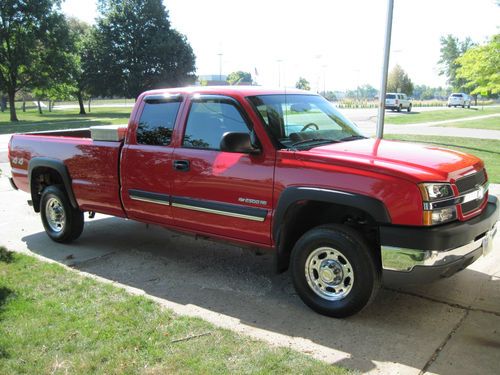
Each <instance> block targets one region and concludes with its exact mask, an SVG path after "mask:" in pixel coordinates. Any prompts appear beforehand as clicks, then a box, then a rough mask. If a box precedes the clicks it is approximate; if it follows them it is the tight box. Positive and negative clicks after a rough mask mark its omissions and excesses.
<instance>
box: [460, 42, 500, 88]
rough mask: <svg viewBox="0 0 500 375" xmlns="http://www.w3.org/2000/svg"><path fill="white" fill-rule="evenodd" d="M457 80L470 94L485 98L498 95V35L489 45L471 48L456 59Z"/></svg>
mask: <svg viewBox="0 0 500 375" xmlns="http://www.w3.org/2000/svg"><path fill="white" fill-rule="evenodd" d="M456 64H457V65H458V66H459V68H458V69H457V78H458V79H463V80H464V82H465V83H464V86H465V87H467V88H469V89H472V91H471V93H472V94H481V95H483V96H487V95H490V94H498V93H500V34H497V35H494V36H493V37H492V38H491V40H490V41H489V43H487V44H485V45H482V46H476V47H472V48H470V49H469V50H467V51H466V52H465V53H464V54H463V55H462V56H460V57H459V58H457V59H456Z"/></svg>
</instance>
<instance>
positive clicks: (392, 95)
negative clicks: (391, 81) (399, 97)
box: [385, 94, 396, 99]
mask: <svg viewBox="0 0 500 375" xmlns="http://www.w3.org/2000/svg"><path fill="white" fill-rule="evenodd" d="M385 98H386V99H396V95H394V94H387V95H386V96H385Z"/></svg>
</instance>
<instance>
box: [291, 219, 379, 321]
mask: <svg viewBox="0 0 500 375" xmlns="http://www.w3.org/2000/svg"><path fill="white" fill-rule="evenodd" d="M322 248H330V249H333V250H334V251H335V254H337V253H340V254H341V255H340V256H338V257H337V261H338V262H339V265H340V263H342V260H344V261H346V263H342V264H344V266H345V267H346V268H348V269H350V268H349V266H352V273H351V275H352V279H351V280H350V281H349V280H347V278H345V276H344V272H342V277H344V282H343V284H339V285H337V286H333V285H332V284H329V285H332V286H333V287H334V288H337V287H339V288H340V289H339V290H340V292H339V293H341V291H342V289H341V288H342V287H345V285H346V283H347V286H346V287H345V288H346V289H349V288H350V289H349V291H347V292H346V294H345V295H342V293H341V294H340V295H337V294H336V293H337V292H336V291H335V296H334V297H331V296H324V295H323V296H322V295H320V294H321V291H315V290H314V289H313V288H314V287H313V286H311V285H316V290H317V289H318V285H319V286H320V287H321V284H320V283H324V281H323V280H324V279H322V277H323V276H321V277H320V276H319V275H318V274H317V272H316V274H314V271H313V273H311V272H310V271H309V272H308V271H307V270H308V269H310V268H308V265H309V264H310V263H311V261H309V262H308V258H310V259H312V263H314V262H315V261H314V259H317V258H315V257H314V254H317V253H318V252H322V251H326V252H330V250H323V249H322ZM330 254H334V253H333V252H332V253H330ZM326 256H329V257H333V258H335V255H326ZM311 257H312V258H311ZM342 257H343V259H342ZM320 260H321V266H317V267H318V268H321V269H322V270H324V269H326V268H330V269H331V268H332V266H331V264H330V266H328V267H327V266H325V264H326V263H325V262H331V260H330V259H327V258H326V257H324V258H320ZM318 261H319V260H318ZM323 266H324V267H323ZM327 271H328V270H327ZM334 271H335V269H334ZM291 273H292V280H293V284H294V287H295V290H296V291H297V293H298V295H299V296H300V298H301V299H302V301H303V302H304V303H305V304H306V305H307V306H309V307H310V308H311V309H313V310H314V311H316V312H318V313H320V314H323V315H327V316H330V317H335V318H344V317H347V316H350V315H353V314H356V313H357V312H359V311H360V310H361V309H363V308H364V307H365V306H367V305H368V304H369V303H370V302H371V301H372V300H373V299H374V298H375V296H376V294H377V292H378V290H379V289H380V285H381V266H380V261H379V260H377V258H376V255H375V251H374V249H371V248H370V246H369V245H368V244H367V242H366V241H365V239H364V238H363V237H362V236H361V235H360V234H359V233H358V232H357V231H355V230H353V229H351V228H350V227H347V226H345V225H337V224H331V225H322V226H319V227H316V228H314V229H311V230H309V231H308V232H306V233H305V234H304V235H303V236H302V237H301V238H300V239H299V240H298V241H297V243H296V244H295V246H294V248H293V250H292V255H291ZM307 275H311V276H307ZM315 276H317V278H316V284H315V282H314V280H312V278H314V277H315ZM327 276H328V275H327ZM331 276H332V277H334V276H335V275H334V274H331ZM308 278H309V281H308ZM310 283H311V284H310ZM351 283H352V284H351ZM349 285H350V286H349ZM323 287H325V289H327V290H326V292H329V291H328V288H330V287H328V286H326V285H324V286H323ZM330 289H332V290H333V288H330ZM326 292H323V294H324V293H326ZM330 294H331V292H330ZM337 297H341V298H339V299H336V300H332V298H337Z"/></svg>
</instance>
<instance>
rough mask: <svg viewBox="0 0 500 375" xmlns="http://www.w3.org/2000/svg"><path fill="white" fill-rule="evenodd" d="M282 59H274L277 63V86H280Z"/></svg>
mask: <svg viewBox="0 0 500 375" xmlns="http://www.w3.org/2000/svg"><path fill="white" fill-rule="evenodd" d="M282 61H283V60H276V62H277V63H278V87H281V63H282Z"/></svg>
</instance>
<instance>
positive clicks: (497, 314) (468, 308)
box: [384, 288, 500, 317]
mask: <svg viewBox="0 0 500 375" xmlns="http://www.w3.org/2000/svg"><path fill="white" fill-rule="evenodd" d="M384 289H386V290H390V291H391V292H395V293H400V294H406V295H408V296H412V297H417V298H421V299H424V300H426V301H431V302H436V303H442V304H443V305H447V306H450V307H455V308H457V309H461V310H467V311H477V312H482V313H485V314H492V315H495V316H499V317H500V312H497V311H490V310H485V309H479V308H476V307H472V306H465V305H461V304H459V303H451V302H446V301H441V300H439V299H437V298H433V297H428V296H422V295H420V294H417V293H413V292H407V291H403V290H399V289H393V288H384Z"/></svg>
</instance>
